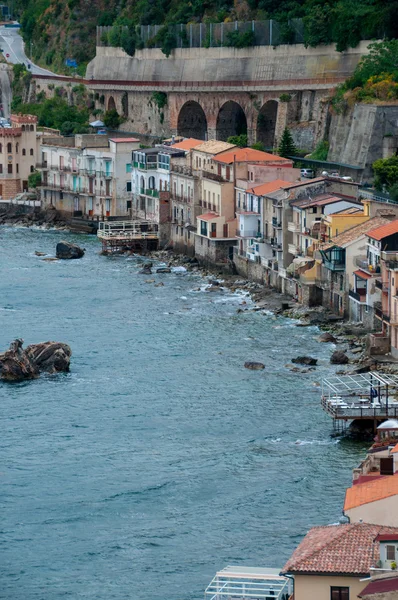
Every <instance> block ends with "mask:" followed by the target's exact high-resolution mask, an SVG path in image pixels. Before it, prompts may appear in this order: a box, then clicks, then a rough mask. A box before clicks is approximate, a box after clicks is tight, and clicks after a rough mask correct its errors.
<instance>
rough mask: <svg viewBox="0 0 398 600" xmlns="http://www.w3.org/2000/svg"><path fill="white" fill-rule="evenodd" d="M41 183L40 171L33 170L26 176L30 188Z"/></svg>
mask: <svg viewBox="0 0 398 600" xmlns="http://www.w3.org/2000/svg"><path fill="white" fill-rule="evenodd" d="M39 185H41V173H39V172H38V171H34V172H33V173H31V174H30V175H29V176H28V186H29V187H30V188H36V187H38V186H39Z"/></svg>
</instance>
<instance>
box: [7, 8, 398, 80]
mask: <svg viewBox="0 0 398 600" xmlns="http://www.w3.org/2000/svg"><path fill="white" fill-rule="evenodd" d="M14 6H15V11H16V14H17V16H18V17H19V19H20V21H21V24H22V32H23V36H24V39H25V41H26V42H28V44H27V48H29V47H30V42H32V54H33V58H34V60H35V61H37V62H40V63H41V64H43V65H47V66H49V67H50V68H52V69H55V70H59V71H61V70H62V71H64V72H67V69H66V68H65V67H64V62H65V59H66V58H73V59H75V60H76V61H77V62H78V63H79V69H80V72H81V73H82V74H83V72H84V66H85V63H86V62H87V61H88V60H90V59H91V58H93V57H94V55H95V42H96V26H97V25H108V26H110V25H114V26H115V27H118V26H122V25H127V26H128V27H129V28H130V32H131V33H130V35H127V34H124V35H125V38H124V40H122V44H123V46H124V47H126V49H127V51H129V53H130V54H133V53H134V50H135V48H136V47H139V45H140V40H139V39H137V35H136V32H135V27H136V26H137V25H153V24H157V25H168V24H175V23H197V22H201V21H203V22H230V21H234V20H240V21H246V20H251V19H256V20H266V19H275V20H278V21H280V22H281V23H282V27H284V36H283V38H284V41H286V42H289V37H290V34H291V30H290V29H289V19H294V18H303V20H304V26H305V41H306V44H307V45H310V46H316V45H318V44H326V43H330V42H335V43H336V45H337V49H338V50H345V49H346V48H348V47H350V46H352V47H354V46H356V45H357V43H358V41H359V40H360V39H374V38H380V37H381V36H382V37H386V38H397V37H398V0H329V1H328V2H325V0H189V1H186V0H118V1H116V0H106V1H105V0H15V2H14ZM116 41H117V42H119V40H118V39H117V36H116ZM111 45H114V44H111Z"/></svg>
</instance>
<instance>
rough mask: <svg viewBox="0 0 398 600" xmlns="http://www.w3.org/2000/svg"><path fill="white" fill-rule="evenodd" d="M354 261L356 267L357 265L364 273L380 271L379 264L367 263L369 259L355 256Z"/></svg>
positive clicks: (370, 273) (373, 273) (371, 273)
mask: <svg viewBox="0 0 398 600" xmlns="http://www.w3.org/2000/svg"><path fill="white" fill-rule="evenodd" d="M355 263H356V265H357V267H359V268H360V269H362V270H363V271H365V272H366V273H369V275H375V273H380V265H377V266H373V265H371V264H369V261H368V260H366V259H363V258H358V257H357V258H356V259H355Z"/></svg>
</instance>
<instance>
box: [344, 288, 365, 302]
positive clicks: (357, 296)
mask: <svg viewBox="0 0 398 600" xmlns="http://www.w3.org/2000/svg"><path fill="white" fill-rule="evenodd" d="M348 295H349V297H350V298H352V299H353V300H356V301H357V302H360V303H361V304H364V303H365V302H366V291H365V290H364V291H361V292H354V290H350V291H349V292H348Z"/></svg>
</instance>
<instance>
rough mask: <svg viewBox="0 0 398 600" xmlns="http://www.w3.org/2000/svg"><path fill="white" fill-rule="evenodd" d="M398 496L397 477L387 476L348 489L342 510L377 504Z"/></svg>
mask: <svg viewBox="0 0 398 600" xmlns="http://www.w3.org/2000/svg"><path fill="white" fill-rule="evenodd" d="M397 494H398V476H397V477H395V476H392V475H387V476H386V477H380V479H376V480H375V481H368V482H366V483H361V484H360V485H354V486H353V487H351V488H348V489H347V491H346V493H345V502H344V510H350V509H351V508H357V507H358V506H362V505H363V504H369V503H370V502H377V500H383V498H389V497H390V496H396V495H397Z"/></svg>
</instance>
